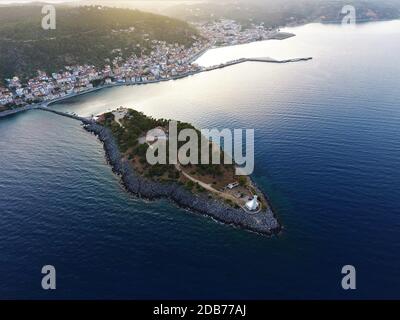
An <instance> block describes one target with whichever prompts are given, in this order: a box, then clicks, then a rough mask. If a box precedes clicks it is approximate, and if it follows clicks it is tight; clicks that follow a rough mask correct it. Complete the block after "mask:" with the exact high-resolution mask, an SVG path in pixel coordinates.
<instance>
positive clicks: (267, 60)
mask: <svg viewBox="0 0 400 320" xmlns="http://www.w3.org/2000/svg"><path fill="white" fill-rule="evenodd" d="M203 54H204V52H203ZM312 59H313V58H312V57H306V58H294V59H287V60H275V59H272V58H241V59H237V60H233V61H229V62H226V63H222V64H219V65H216V66H212V67H207V68H203V69H201V70H199V71H193V72H188V73H185V74H181V75H178V76H175V77H171V78H168V79H158V80H151V81H143V82H132V81H125V82H121V83H112V84H105V85H100V86H98V87H95V88H92V89H88V90H85V91H82V92H76V93H73V94H69V95H66V96H64V97H60V98H56V99H54V100H51V101H44V102H40V103H36V104H30V105H26V106H23V107H19V108H15V109H11V110H6V111H2V112H0V118H4V117H7V116H11V115H14V114H17V113H20V112H25V111H29V110H34V109H38V108H39V107H41V106H46V107H47V106H50V105H52V104H55V103H59V102H64V101H67V100H68V99H72V98H75V97H79V96H82V95H85V94H89V93H93V92H97V91H101V90H103V89H107V88H114V87H122V86H134V85H146V84H155V83H160V82H167V81H174V80H179V79H184V78H187V77H190V76H193V75H196V74H200V73H204V72H210V71H214V70H217V69H223V68H226V67H230V66H233V65H236V64H241V63H245V62H265V63H282V64H283V63H291V62H300V61H308V60H312Z"/></svg>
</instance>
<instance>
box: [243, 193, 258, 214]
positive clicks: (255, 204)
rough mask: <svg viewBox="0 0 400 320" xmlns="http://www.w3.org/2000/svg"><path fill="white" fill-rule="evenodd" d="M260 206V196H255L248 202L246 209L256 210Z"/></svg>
mask: <svg viewBox="0 0 400 320" xmlns="http://www.w3.org/2000/svg"><path fill="white" fill-rule="evenodd" d="M259 207H260V203H259V202H258V197H257V196H254V197H253V199H252V200H250V201H248V202H247V203H246V209H248V210H249V211H256V210H258V208H259Z"/></svg>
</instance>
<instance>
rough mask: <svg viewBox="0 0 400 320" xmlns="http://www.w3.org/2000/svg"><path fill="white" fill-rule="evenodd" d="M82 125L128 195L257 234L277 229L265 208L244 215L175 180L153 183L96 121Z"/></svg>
mask: <svg viewBox="0 0 400 320" xmlns="http://www.w3.org/2000/svg"><path fill="white" fill-rule="evenodd" d="M84 128H85V129H86V130H87V131H88V132H91V133H94V134H95V135H96V136H97V137H98V138H99V140H100V141H102V142H103V144H104V149H105V152H106V157H107V159H108V161H109V163H110V165H111V166H112V168H113V171H114V172H115V173H116V174H118V175H120V176H121V179H122V182H123V184H124V186H125V187H126V189H127V190H128V191H129V192H131V193H132V194H134V195H136V196H138V197H141V198H145V199H149V200H156V199H160V198H167V199H170V200H172V201H173V202H175V203H176V204H177V205H178V206H180V207H182V208H184V209H189V210H191V211H194V212H197V213H200V214H202V215H205V216H208V217H211V218H213V219H215V220H217V221H219V222H222V223H224V224H228V225H232V226H235V227H238V228H242V229H246V230H249V231H253V232H256V233H259V234H264V235H272V234H276V233H278V232H279V231H280V230H281V226H280V224H279V222H278V220H277V219H276V218H275V216H274V214H273V212H272V211H271V210H269V209H268V210H266V211H263V212H261V213H258V214H254V215H252V214H248V213H245V212H244V211H243V210H242V209H235V208H233V207H231V206H229V205H227V204H225V203H224V202H223V201H218V200H215V199H210V198H209V197H208V196H206V195H195V194H193V193H191V192H190V191H188V190H186V189H185V188H184V187H183V186H181V185H179V184H177V183H160V182H154V181H151V180H148V179H146V178H144V177H142V176H140V175H139V174H137V173H136V172H135V171H134V168H133V166H132V165H131V164H130V163H129V161H128V160H126V159H124V158H123V157H122V156H121V153H120V151H119V148H118V145H117V142H116V141H115V139H114V137H113V135H112V133H111V131H110V130H109V129H107V128H105V127H103V126H101V125H99V124H96V123H86V124H85V125H84Z"/></svg>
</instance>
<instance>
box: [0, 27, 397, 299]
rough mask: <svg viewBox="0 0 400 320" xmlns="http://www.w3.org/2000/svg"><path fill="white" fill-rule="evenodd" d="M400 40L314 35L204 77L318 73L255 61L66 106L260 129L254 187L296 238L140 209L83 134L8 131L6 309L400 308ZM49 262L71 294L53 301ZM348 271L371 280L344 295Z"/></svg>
mask: <svg viewBox="0 0 400 320" xmlns="http://www.w3.org/2000/svg"><path fill="white" fill-rule="evenodd" d="M399 30H400V22H399V21H393V22H383V23H371V24H365V25H361V26H359V27H357V28H356V29H343V28H342V27H339V26H324V25H319V24H310V25H306V26H302V27H298V28H293V29H289V31H292V32H294V33H296V34H297V36H296V37H294V38H291V39H287V40H284V41H267V42H259V43H253V44H248V45H242V46H235V47H230V48H219V49H215V50H211V51H209V52H208V53H206V54H205V55H204V56H203V57H201V58H200V59H199V63H201V64H202V65H212V64H215V63H220V62H223V61H226V60H231V59H235V58H241V57H272V58H277V59H285V58H294V57H302V56H313V57H314V60H312V61H310V62H302V63H293V64H285V65H275V64H262V63H245V64H241V65H237V66H234V67H231V68H227V69H223V70H218V71H214V72H210V73H204V74H200V75H196V76H193V77H190V78H187V79H184V80H179V81H170V82H166V83H161V84H154V85H147V86H137V87H121V88H114V89H107V90H103V91H101V92H98V93H95V94H91V95H87V96H83V97H80V98H77V99H74V100H70V101H68V102H66V103H63V104H59V105H56V106H54V108H57V109H59V110H66V111H73V112H76V113H78V114H80V115H84V116H86V115H91V114H98V113H101V112H104V111H107V110H111V109H114V108H115V107H118V106H125V107H131V108H136V109H137V110H140V111H143V112H145V113H146V114H148V115H152V116H155V117H165V118H174V119H178V120H182V121H190V122H192V123H194V124H195V125H196V126H198V127H199V128H212V127H217V128H225V127H227V128H232V129H234V128H254V129H255V133H256V150H255V163H256V169H255V173H254V178H255V180H256V181H257V183H258V184H259V185H260V186H261V187H262V188H263V189H264V190H265V191H266V192H267V193H268V194H269V196H270V198H271V199H272V204H273V206H274V207H275V209H276V212H277V214H278V216H279V218H280V220H281V221H282V223H283V224H284V226H285V230H284V232H283V234H282V235H281V236H279V237H274V238H266V237H262V236H259V235H256V234H252V233H248V232H245V231H241V230H237V229H234V228H231V227H228V226H224V225H221V224H218V223H215V222H213V221H211V220H210V219H207V218H204V217H201V216H198V215H195V214H191V213H188V212H186V211H184V210H181V209H178V208H176V207H175V206H173V205H171V204H169V203H168V202H166V201H160V202H153V203H147V202H144V201H141V200H137V199H135V198H134V197H132V196H130V195H128V194H127V193H126V192H125V191H124V190H123V189H122V188H121V186H120V184H119V180H118V178H117V177H116V176H115V175H114V174H113V173H112V171H111V169H110V167H109V166H108V165H107V164H106V161H105V158H104V152H103V149H102V145H101V144H100V143H99V142H98V141H97V140H96V138H95V137H94V136H92V135H90V134H88V133H86V132H85V131H84V130H83V129H82V128H81V126H80V125H79V123H77V122H75V121H73V120H70V119H66V118H61V117H59V116H57V115H54V114H49V113H44V112H41V111H32V112H28V113H24V114H20V115H17V116H13V117H10V118H7V119H2V120H0V150H1V157H0V298H139V299H143V298H321V297H322V298H361V297H364V298H400V270H399V268H400V257H399V250H400V209H399V208H400V172H399V166H400V141H399V137H400V108H399V101H400V91H399V90H398V88H399V86H400V76H399V74H400V64H399V63H398V62H397V61H398V53H399V52H400V41H399V40H400V31H399ZM45 264H52V265H54V266H55V267H56V269H57V290H56V291H55V292H44V291H42V290H41V286H40V281H41V274H40V270H41V268H42V266H43V265H45ZM346 264H352V265H354V266H356V268H357V271H358V274H357V280H358V282H357V285H358V289H357V290H356V291H353V292H344V291H343V290H342V289H341V287H340V281H341V274H340V271H341V268H342V266H343V265H346Z"/></svg>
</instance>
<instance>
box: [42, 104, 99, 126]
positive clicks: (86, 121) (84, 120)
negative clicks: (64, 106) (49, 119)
mask: <svg viewBox="0 0 400 320" xmlns="http://www.w3.org/2000/svg"><path fill="white" fill-rule="evenodd" d="M36 109H37V110H43V111H47V112H51V113H55V114H57V115H59V116H63V117H67V118H70V119H74V120H78V121H81V122H82V123H84V124H91V123H95V121H94V120H93V119H92V118H91V117H88V118H86V117H81V116H79V115H77V114H75V113H69V112H63V111H58V110H55V109H52V108H49V107H48V106H47V105H41V106H38V107H36Z"/></svg>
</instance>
